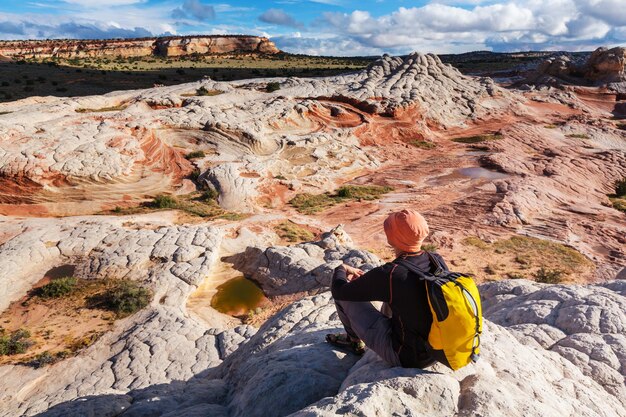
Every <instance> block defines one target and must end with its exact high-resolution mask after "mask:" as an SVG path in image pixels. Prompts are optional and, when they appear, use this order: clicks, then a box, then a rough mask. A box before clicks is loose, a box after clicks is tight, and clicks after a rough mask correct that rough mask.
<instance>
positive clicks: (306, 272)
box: [233, 227, 381, 296]
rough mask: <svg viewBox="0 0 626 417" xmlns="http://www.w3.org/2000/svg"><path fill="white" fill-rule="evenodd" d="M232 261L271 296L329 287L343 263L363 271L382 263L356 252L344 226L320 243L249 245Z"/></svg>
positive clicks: (327, 234)
mask: <svg viewBox="0 0 626 417" xmlns="http://www.w3.org/2000/svg"><path fill="white" fill-rule="evenodd" d="M233 261H234V262H235V264H234V266H235V268H237V269H239V270H240V271H241V272H243V273H244V274H245V275H246V276H247V277H249V278H251V279H252V280H254V281H255V282H257V283H258V284H259V285H260V286H261V288H262V289H263V292H265V294H267V295H270V296H271V295H282V294H293V293H297V292H305V291H312V290H318V289H320V288H324V287H329V286H330V281H331V279H332V276H333V272H334V269H335V268H336V267H337V266H339V265H341V264H342V263H346V264H348V265H351V266H354V267H356V268H361V269H363V270H364V271H368V270H370V269H371V268H373V267H376V266H378V265H380V264H381V261H380V259H378V257H377V256H375V255H372V254H371V253H369V252H366V251H363V250H358V249H355V248H354V247H353V244H352V241H351V240H350V239H349V237H348V236H347V235H346V234H345V232H344V231H343V228H341V227H337V228H335V229H334V230H332V231H331V232H329V233H325V234H324V235H323V236H322V239H321V240H320V241H318V242H307V243H300V244H297V245H293V246H277V247H271V248H261V247H255V246H250V247H248V248H247V249H246V251H245V252H244V253H243V254H241V255H240V256H237V257H235V259H233Z"/></svg>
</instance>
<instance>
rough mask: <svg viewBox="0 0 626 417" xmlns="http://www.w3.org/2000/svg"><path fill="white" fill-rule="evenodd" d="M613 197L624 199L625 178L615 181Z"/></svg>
mask: <svg viewBox="0 0 626 417" xmlns="http://www.w3.org/2000/svg"><path fill="white" fill-rule="evenodd" d="M615 196H616V197H618V198H622V197H626V178H622V179H621V180H617V181H615Z"/></svg>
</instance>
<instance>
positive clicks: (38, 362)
mask: <svg viewBox="0 0 626 417" xmlns="http://www.w3.org/2000/svg"><path fill="white" fill-rule="evenodd" d="M58 360H59V358H57V357H55V356H53V355H52V354H51V353H50V352H48V351H47V350H46V351H45V352H42V353H40V354H38V355H37V356H35V357H34V358H33V359H32V360H31V361H30V362H28V365H30V366H32V367H34V368H36V369H38V368H41V367H43V366H46V365H52V364H53V363H55V362H57V361H58Z"/></svg>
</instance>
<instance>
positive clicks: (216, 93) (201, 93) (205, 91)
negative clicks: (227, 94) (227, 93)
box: [196, 86, 224, 96]
mask: <svg viewBox="0 0 626 417" xmlns="http://www.w3.org/2000/svg"><path fill="white" fill-rule="evenodd" d="M223 93H224V92H223V91H220V90H208V89H207V88H206V87H205V86H202V87H200V88H198V89H197V90H196V95H197V96H219V95H220V94H223Z"/></svg>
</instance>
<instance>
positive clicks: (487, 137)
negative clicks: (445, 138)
mask: <svg viewBox="0 0 626 417" xmlns="http://www.w3.org/2000/svg"><path fill="white" fill-rule="evenodd" d="M502 138H504V136H503V135H502V134H500V133H489V134H484V135H475V136H465V137H460V138H454V139H452V142H457V143H480V142H488V141H492V140H500V139H502Z"/></svg>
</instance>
